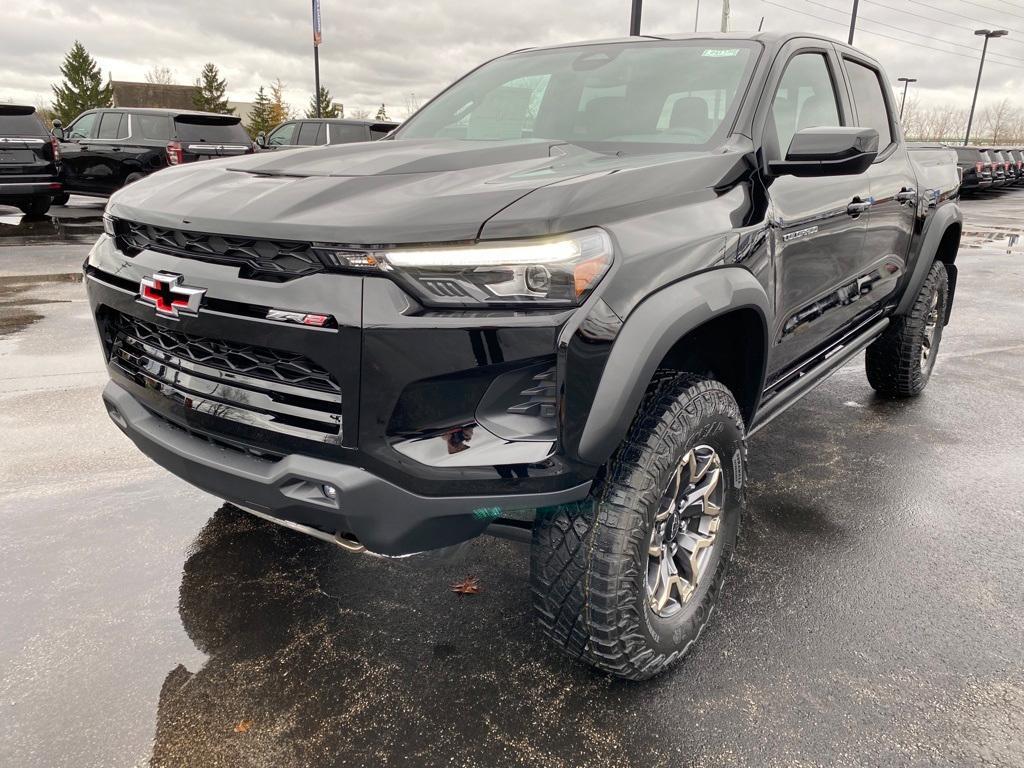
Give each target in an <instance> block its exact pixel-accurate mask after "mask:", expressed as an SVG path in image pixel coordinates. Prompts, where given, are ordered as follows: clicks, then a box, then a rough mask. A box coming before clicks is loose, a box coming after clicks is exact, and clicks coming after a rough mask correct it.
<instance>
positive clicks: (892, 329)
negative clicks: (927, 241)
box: [864, 261, 949, 398]
mask: <svg viewBox="0 0 1024 768" xmlns="http://www.w3.org/2000/svg"><path fill="white" fill-rule="evenodd" d="M948 304H949V276H948V275H947V273H946V265H945V264H943V263H942V262H941V261H936V262H935V263H934V264H932V266H931V269H930V270H929V271H928V276H927V277H925V280H924V285H922V286H921V290H920V291H919V292H918V294H917V298H915V299H914V304H913V306H912V307H911V309H910V312H909V313H908V314H906V315H903V316H900V317H896V318H893V320H892V322H891V323H890V324H889V327H888V328H886V329H885V332H884V333H882V335H881V336H879V337H878V338H877V339H875V341H873V342H872V343H871V346H869V347H868V349H867V354H866V355H865V358H864V365H865V368H866V369H867V375H868V383H869V384H870V385H871V386H872V388H873V389H874V390H875V391H876V392H878V394H880V395H882V396H883V397H892V398H898V397H914V396H915V395H919V394H921V392H922V391H923V390H924V388H925V386H926V385H927V384H928V380H929V379H930V378H931V375H932V370H934V368H935V358H936V357H937V356H938V353H939V342H941V341H942V328H943V326H944V325H945V321H946V310H947V307H948Z"/></svg>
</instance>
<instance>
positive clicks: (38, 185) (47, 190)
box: [0, 181, 62, 197]
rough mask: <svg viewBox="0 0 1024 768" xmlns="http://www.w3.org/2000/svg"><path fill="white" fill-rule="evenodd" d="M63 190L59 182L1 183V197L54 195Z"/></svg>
mask: <svg viewBox="0 0 1024 768" xmlns="http://www.w3.org/2000/svg"><path fill="white" fill-rule="evenodd" d="M61 189H62V186H61V184H60V182H58V181H4V182H0V197H30V196H33V195H54V194H57V193H58V192H60V191H61Z"/></svg>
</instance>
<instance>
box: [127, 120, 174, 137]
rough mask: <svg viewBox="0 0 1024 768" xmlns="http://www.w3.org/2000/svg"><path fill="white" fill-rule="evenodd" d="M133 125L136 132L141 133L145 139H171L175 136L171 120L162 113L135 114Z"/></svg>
mask: <svg viewBox="0 0 1024 768" xmlns="http://www.w3.org/2000/svg"><path fill="white" fill-rule="evenodd" d="M132 125H133V127H134V128H135V131H134V133H135V134H136V135H138V134H140V133H141V134H142V137H143V138H145V139H156V140H159V141H170V140H171V139H172V138H173V134H172V132H171V120H170V118H168V117H163V116H162V115H134V116H133V117H132Z"/></svg>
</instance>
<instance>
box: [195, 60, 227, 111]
mask: <svg viewBox="0 0 1024 768" xmlns="http://www.w3.org/2000/svg"><path fill="white" fill-rule="evenodd" d="M227 87H228V84H227V81H226V80H223V79H221V76H220V70H218V69H217V65H216V64H214V63H213V62H209V63H207V64H206V66H204V67H203V71H202V72H201V73H200V75H199V77H198V78H197V79H196V91H195V93H193V94H192V103H193V104H194V105H195V108H196V109H198V110H199V111H200V112H216V113H217V114H221V115H233V114H235V110H234V109H233V108H232V107H229V106H228V100H227V97H226V96H225V95H224V93H225V91H226V90H227Z"/></svg>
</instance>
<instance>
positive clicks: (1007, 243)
mask: <svg viewBox="0 0 1024 768" xmlns="http://www.w3.org/2000/svg"><path fill="white" fill-rule="evenodd" d="M960 247H961V248H1000V249H1002V248H1005V249H1006V252H1007V253H1024V229H1020V228H1019V227H985V228H984V229H965V230H964V231H963V234H962V235H961V237H960Z"/></svg>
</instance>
